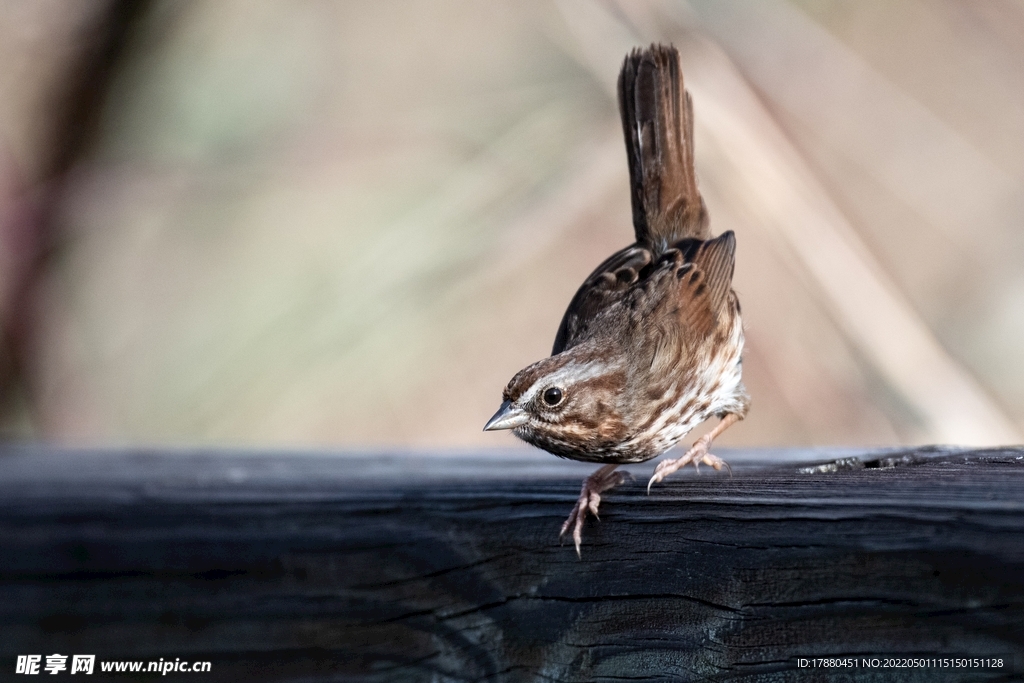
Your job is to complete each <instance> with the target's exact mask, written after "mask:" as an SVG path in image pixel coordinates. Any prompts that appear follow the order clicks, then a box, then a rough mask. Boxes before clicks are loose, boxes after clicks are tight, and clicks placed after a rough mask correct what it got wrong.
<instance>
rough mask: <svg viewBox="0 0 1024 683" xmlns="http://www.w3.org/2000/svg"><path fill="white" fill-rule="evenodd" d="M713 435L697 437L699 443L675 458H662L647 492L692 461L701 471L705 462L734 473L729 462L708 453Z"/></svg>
mask: <svg viewBox="0 0 1024 683" xmlns="http://www.w3.org/2000/svg"><path fill="white" fill-rule="evenodd" d="M712 440H713V437H712V436H711V435H710V434H705V435H704V436H702V437H701V438H699V439H697V443H695V444H693V446H691V447H690V450H688V451H686V453H685V454H684V455H683V456H682V457H680V458H676V459H675V460H662V461H661V462H659V463H658V466H657V467H655V468H654V476H652V477H651V480H650V481H649V482H647V493H650V492H651V486H653V485H654V484H657V483H658V482H660V481H662V480H663V479H665V477H667V476H668V475H670V474H672V473H673V472H676V471H677V470H681V469H682V468H684V467H686V466H687V465H689V464H690V463H693V466H694V468H695V469H696V470H697V471H698V472H699V471H700V464H701V463H704V464H705V465H708V466H710V467H714V468H715V469H716V470H721V469H722V468H723V467H725V468H726V469H728V470H729V474H732V468H731V467H729V463H727V462H726V461H724V460H722V459H721V458H719V457H718V456H717V455H711V453H708V449H709V448H711V441H712Z"/></svg>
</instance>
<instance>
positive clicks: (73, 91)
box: [0, 0, 149, 434]
mask: <svg viewBox="0 0 1024 683" xmlns="http://www.w3.org/2000/svg"><path fill="white" fill-rule="evenodd" d="M148 5H149V2H148V0H113V1H111V2H107V3H104V4H97V6H96V7H97V8H96V9H95V10H94V11H92V12H91V13H87V14H85V15H84V17H85V18H84V19H83V21H82V24H83V25H81V26H80V27H78V29H79V30H78V33H77V36H76V38H77V45H76V48H77V50H71V51H69V52H68V55H69V56H68V59H67V63H66V64H65V65H64V71H63V74H62V75H61V77H60V78H58V79H56V82H54V83H53V84H51V85H50V87H49V97H47V98H45V99H44V100H43V101H44V103H45V111H41V112H39V113H38V115H39V117H40V118H42V119H44V120H46V125H47V128H48V136H47V144H46V145H45V147H44V148H43V150H42V151H41V152H40V156H41V157H42V159H40V160H38V163H36V164H35V167H36V168H39V169H42V170H41V172H40V173H39V176H38V177H35V178H26V177H24V175H23V174H21V173H19V171H18V169H16V168H14V160H13V157H11V156H5V157H3V158H0V164H2V165H3V166H4V167H5V168H0V173H2V175H3V177H2V178H0V181H3V183H4V186H3V188H2V190H3V193H2V195H0V202H2V204H0V242H2V244H3V245H4V246H5V247H7V248H8V253H7V259H6V260H7V264H6V265H7V266H8V267H7V268H6V269H5V270H4V271H3V272H0V296H2V298H0V332H2V335H3V337H2V342H0V434H3V432H4V431H6V430H5V427H6V426H9V425H12V424H13V423H16V422H17V421H18V419H19V417H20V416H19V415H17V413H20V412H22V411H23V410H25V409H27V410H28V412H29V413H30V414H31V412H32V380H31V373H32V365H33V353H34V350H35V342H36V340H35V330H36V328H37V327H38V325H39V322H40V321H38V320H37V319H36V315H37V311H36V305H37V304H38V301H37V289H38V286H39V283H40V281H41V279H42V276H43V274H44V273H45V271H46V269H47V266H48V264H49V262H50V261H51V260H52V259H53V256H54V255H55V254H56V253H57V251H58V250H59V248H60V241H61V240H60V237H61V236H60V231H59V228H58V226H57V223H58V213H59V211H60V202H61V195H62V193H63V191H64V189H65V188H64V183H63V182H62V181H63V179H64V177H65V176H66V175H67V173H68V172H69V171H70V170H71V169H72V168H73V167H74V166H75V163H76V162H77V161H78V160H79V159H80V158H81V157H82V156H83V155H84V154H85V153H86V152H87V151H88V150H89V148H90V146H91V144H92V143H93V142H94V140H95V136H96V133H97V129H98V124H99V120H100V116H101V113H102V108H103V103H104V100H105V98H106V94H107V91H108V89H109V87H110V84H111V81H112V80H113V78H114V76H115V74H116V73H117V71H118V67H119V65H120V63H121V61H122V59H123V58H124V55H125V52H126V47H127V44H128V41H129V38H130V35H131V33H132V27H133V26H134V25H135V23H136V22H137V20H138V19H139V18H140V17H142V16H143V15H144V13H145V11H146V8H147V7H148ZM56 11H59V10H56ZM22 403H24V404H27V406H25V407H22V405H21V404H22ZM32 417H38V416H31V415H30V419H31V418H32Z"/></svg>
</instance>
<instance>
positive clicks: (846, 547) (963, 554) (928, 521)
mask: <svg viewBox="0 0 1024 683" xmlns="http://www.w3.org/2000/svg"><path fill="white" fill-rule="evenodd" d="M722 455H723V457H727V459H729V460H731V462H732V463H733V465H734V474H733V476H732V477H730V476H728V475H727V474H723V473H715V472H712V471H710V470H706V469H705V470H703V471H702V474H700V475H697V474H695V473H693V472H692V471H691V472H688V473H686V474H683V475H681V476H676V477H674V478H673V479H671V480H670V481H668V482H666V483H665V484H663V485H660V486H656V487H655V488H654V490H653V491H652V493H651V495H650V496H647V495H646V493H645V485H646V479H647V477H648V476H649V475H650V472H651V470H652V467H651V465H650V464H647V465H644V466H639V467H636V468H633V471H634V472H635V473H636V474H637V481H636V482H633V483H627V484H625V485H624V486H623V487H622V488H621V489H618V490H615V491H613V492H610V493H609V494H608V495H607V496H606V497H605V500H604V503H603V507H602V521H601V522H600V523H597V522H590V523H588V525H587V528H586V530H585V535H584V545H583V558H582V560H581V559H578V558H577V557H576V553H575V551H574V550H573V548H572V545H571V543H570V544H566V545H561V544H560V543H559V542H558V539H557V532H558V528H559V526H560V524H561V522H562V520H563V519H564V517H565V515H566V514H567V513H568V511H569V508H570V507H571V506H572V503H573V501H574V499H575V496H576V495H577V493H578V491H579V484H580V480H581V479H582V478H583V476H585V474H586V473H588V472H589V470H590V469H592V467H588V466H580V465H578V464H576V463H568V462H563V461H559V460H557V459H555V458H554V457H551V456H547V455H545V454H541V453H536V452H531V451H510V452H507V453H503V454H479V455H471V454H465V455H458V456H442V455H437V454H434V455H422V454H421V455H419V456H417V455H401V454H393V455H389V454H379V455H347V456H344V457H342V456H332V455H328V454H323V455H316V454H308V453H307V454H288V453H279V454H235V453H228V452H207V453H198V452H188V453H169V452H155V451H125V452H106V451H60V450H47V449H42V448H35V447H24V448H15V447H7V448H4V449H0V631H2V637H0V679H2V680H8V679H11V678H17V679H18V680H29V679H28V678H25V677H20V676H19V677H15V676H14V675H13V674H12V672H13V671H14V666H15V658H16V656H17V655H19V654H33V653H34V654H41V655H43V656H44V660H45V655H48V654H52V653H62V654H76V653H77V654H95V655H96V656H97V660H98V661H103V660H158V659H160V658H164V659H165V660H173V659H174V658H176V657H177V658H181V659H183V660H192V661H195V660H206V661H210V662H211V664H212V669H211V671H210V672H209V673H206V674H201V675H200V674H188V675H184V674H183V675H180V676H178V677H176V676H175V675H174V674H171V675H169V676H167V677H163V678H164V679H165V680H190V681H197V680H200V679H201V680H203V681H245V680H260V681H300V680H301V681H316V680H331V681H337V680H358V681H377V680H379V681H406V680H407V681H421V680H443V681H462V680H467V681H469V680H472V681H476V680H496V681H520V680H522V681H527V680H529V681H533V680H559V681H561V680H571V681H598V680H616V681H621V680H633V679H636V680H716V681H717V680H750V681H754V680H757V681H767V680H793V679H794V676H797V675H799V674H798V670H799V669H800V666H799V662H798V659H797V658H800V657H804V658H808V659H810V658H815V657H856V658H857V660H858V663H859V662H860V660H861V658H862V657H871V656H882V655H905V656H920V657H933V656H936V655H950V656H953V655H958V656H969V657H990V656H997V657H998V656H1001V657H1004V658H1007V662H1008V666H1004V667H1003V668H987V669H985V668H958V669H954V668H946V669H937V668H931V669H923V668H899V669H881V668H879V669H870V668H866V667H861V668H858V669H857V670H855V671H851V670H844V669H835V670H832V671H831V672H824V671H821V670H819V671H817V672H816V676H817V679H818V680H833V679H836V678H841V677H843V676H846V677H847V680H849V679H852V677H856V679H857V680H908V681H909V680H915V681H917V680H920V681H926V680H928V681H930V680H943V679H947V680H965V679H970V680H1005V679H1007V678H1008V677H1009V676H1011V675H1012V669H1011V668H1010V667H1011V666H1012V665H1013V664H1012V663H1013V662H1014V661H1015V662H1016V665H1017V666H1018V667H1020V666H1021V665H1022V664H1024V658H1022V656H1024V450H1021V449H998V450H989V451H966V450H963V451H955V450H942V449H919V450H909V451H886V452H875V453H859V454H857V453H853V452H846V453H842V454H837V453H823V452H817V453H811V452H806V451H778V452H774V453H766V452H732V453H728V452H723V453H722ZM839 455H842V456H843V458H837V456H839ZM824 461H831V464H823V465H821V464H820V463H822V462H824ZM808 669H809V667H808ZM1017 671H1018V672H1020V671H1021V669H1020V668H1018V669H1017ZM64 673H65V674H67V672H64ZM808 673H809V671H808ZM812 677H813V676H812ZM99 678H102V674H101V673H100V672H98V671H97V674H95V675H94V677H93V679H99ZM115 679H116V680H126V678H125V674H120V675H119V676H113V677H111V680H115ZM145 680H149V679H148V678H146V679H145ZM154 680H155V679H154Z"/></svg>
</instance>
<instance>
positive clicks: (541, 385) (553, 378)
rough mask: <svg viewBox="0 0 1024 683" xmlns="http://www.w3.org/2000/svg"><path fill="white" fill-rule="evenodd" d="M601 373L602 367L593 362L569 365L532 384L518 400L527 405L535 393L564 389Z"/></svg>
mask: <svg viewBox="0 0 1024 683" xmlns="http://www.w3.org/2000/svg"><path fill="white" fill-rule="evenodd" d="M602 372H603V366H602V364H601V363H595V362H593V361H591V362H587V363H581V364H577V363H569V364H567V365H565V366H563V367H561V368H559V369H558V370H556V371H555V372H553V373H551V374H550V375H547V376H545V377H542V378H540V379H538V380H537V381H536V382H534V383H533V386H531V387H530V388H529V389H527V390H526V392H525V393H524V394H523V397H522V398H521V399H520V401H522V402H523V403H528V402H530V401H532V400H533V397H534V396H536V395H537V392H539V391H541V389H546V388H548V387H551V386H558V387H562V388H565V386H566V385H567V384H577V383H579V382H584V381H586V380H588V379H593V378H594V377H598V376H600V375H601V374H602Z"/></svg>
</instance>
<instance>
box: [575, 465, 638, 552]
mask: <svg viewBox="0 0 1024 683" xmlns="http://www.w3.org/2000/svg"><path fill="white" fill-rule="evenodd" d="M616 467H618V465H605V466H604V467H602V468H601V469H599V470H597V471H596V472H594V473H593V474H591V475H590V476H589V477H587V478H586V479H584V480H583V487H582V488H581V489H580V497H579V500H577V501H576V506H575V507H574V508H573V509H572V512H570V513H569V518H568V519H566V520H565V524H563V525H562V530H561V531H560V532H559V533H558V537H559V538H562V537H563V536H565V534H566V532H567V531H569V527H573V530H572V540H573V541H574V542H575V543H576V555H577V556H578V557H580V559H582V558H583V555H582V554H581V553H580V544H581V543H583V522H584V521H585V520H586V519H587V513H588V512H589V513H591V514H593V515H594V517H596V518H597V520H598V521H601V518H600V517H598V515H597V508H598V506H599V505H600V504H601V494H602V493H603V492H605V491H607V490H608V489H611V488H615V487H616V486H618V485H619V484H621V483H622V482H624V481H625V480H626V479H629V478H630V477H631V475H630V474H629V473H628V472H615V471H614V470H615V468H616Z"/></svg>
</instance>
